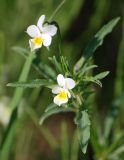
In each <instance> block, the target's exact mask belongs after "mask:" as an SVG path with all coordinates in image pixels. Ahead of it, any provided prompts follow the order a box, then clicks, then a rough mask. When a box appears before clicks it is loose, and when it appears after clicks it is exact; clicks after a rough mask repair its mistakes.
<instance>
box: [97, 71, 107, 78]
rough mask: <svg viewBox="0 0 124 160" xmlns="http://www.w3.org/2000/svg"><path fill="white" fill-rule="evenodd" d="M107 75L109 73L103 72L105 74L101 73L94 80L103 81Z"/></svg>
mask: <svg viewBox="0 0 124 160" xmlns="http://www.w3.org/2000/svg"><path fill="white" fill-rule="evenodd" d="M109 73H110V72H109V71H105V72H102V73H99V74H97V75H96V76H95V77H94V78H96V79H103V78H105V77H106V76H107V75H108V74H109Z"/></svg>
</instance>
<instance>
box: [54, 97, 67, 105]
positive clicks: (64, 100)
mask: <svg viewBox="0 0 124 160" xmlns="http://www.w3.org/2000/svg"><path fill="white" fill-rule="evenodd" d="M53 101H54V103H55V104H57V105H58V106H61V105H62V104H65V103H67V102H68V98H65V99H60V98H59V95H57V96H55V97H54V100H53Z"/></svg>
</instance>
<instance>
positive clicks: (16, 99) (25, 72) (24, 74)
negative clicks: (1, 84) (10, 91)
mask: <svg viewBox="0 0 124 160" xmlns="http://www.w3.org/2000/svg"><path fill="white" fill-rule="evenodd" d="M34 57H35V54H34V52H31V53H30V54H29V56H28V58H27V60H26V62H25V64H24V67H23V69H22V72H21V74H20V77H19V82H24V81H26V80H27V77H28V74H29V71H30V68H31V64H32V61H33V59H34ZM23 91H24V89H23V88H16V90H15V93H14V96H13V99H12V101H11V104H10V107H11V109H12V110H13V109H14V108H16V107H17V105H18V104H19V102H20V99H21V97H22V94H23Z"/></svg>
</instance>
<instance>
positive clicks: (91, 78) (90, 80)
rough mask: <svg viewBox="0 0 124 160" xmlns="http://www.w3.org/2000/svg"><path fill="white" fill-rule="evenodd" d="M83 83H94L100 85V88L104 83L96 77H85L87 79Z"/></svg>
mask: <svg viewBox="0 0 124 160" xmlns="http://www.w3.org/2000/svg"><path fill="white" fill-rule="evenodd" d="M83 81H86V82H93V83H96V84H98V85H99V86H100V87H102V83H101V82H100V81H99V80H98V79H96V78H95V77H85V78H84V79H83Z"/></svg>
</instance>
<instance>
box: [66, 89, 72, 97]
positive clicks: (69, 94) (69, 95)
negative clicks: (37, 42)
mask: <svg viewBox="0 0 124 160" xmlns="http://www.w3.org/2000/svg"><path fill="white" fill-rule="evenodd" d="M66 92H67V94H68V98H71V93H70V92H69V91H68V90H66Z"/></svg>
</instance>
